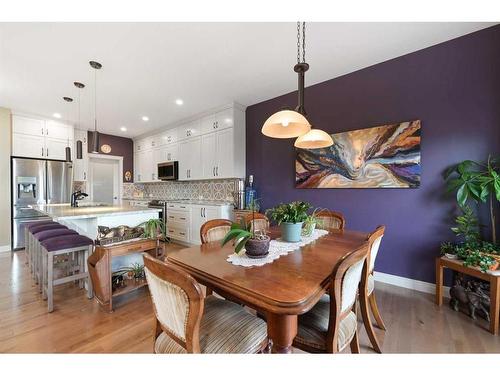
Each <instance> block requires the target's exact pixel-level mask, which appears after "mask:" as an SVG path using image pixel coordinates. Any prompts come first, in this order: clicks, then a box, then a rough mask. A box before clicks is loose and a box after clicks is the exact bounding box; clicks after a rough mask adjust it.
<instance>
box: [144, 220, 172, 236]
mask: <svg viewBox="0 0 500 375" xmlns="http://www.w3.org/2000/svg"><path fill="white" fill-rule="evenodd" d="M140 226H142V227H144V237H146V238H154V239H156V238H157V237H158V235H162V236H163V237H166V233H165V224H164V223H163V220H161V219H149V220H148V221H145V222H144V223H142V224H140Z"/></svg>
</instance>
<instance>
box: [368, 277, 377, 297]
mask: <svg viewBox="0 0 500 375" xmlns="http://www.w3.org/2000/svg"><path fill="white" fill-rule="evenodd" d="M367 285H368V295H370V294H372V292H373V290H374V289H375V278H374V277H373V275H372V274H370V275H368V283H367Z"/></svg>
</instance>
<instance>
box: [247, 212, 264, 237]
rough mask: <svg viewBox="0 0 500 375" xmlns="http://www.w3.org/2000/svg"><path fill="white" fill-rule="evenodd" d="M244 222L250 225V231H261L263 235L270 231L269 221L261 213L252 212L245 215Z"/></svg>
mask: <svg viewBox="0 0 500 375" xmlns="http://www.w3.org/2000/svg"><path fill="white" fill-rule="evenodd" d="M244 220H245V224H246V225H248V224H250V231H253V230H254V229H255V231H256V232H258V231H261V232H263V233H265V232H268V231H269V219H268V218H267V216H266V215H264V214H262V213H260V212H255V213H252V212H250V213H248V214H246V215H245V217H244Z"/></svg>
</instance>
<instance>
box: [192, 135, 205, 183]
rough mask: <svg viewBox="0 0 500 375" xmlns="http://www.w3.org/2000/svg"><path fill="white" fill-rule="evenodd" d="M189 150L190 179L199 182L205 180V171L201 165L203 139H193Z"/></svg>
mask: <svg viewBox="0 0 500 375" xmlns="http://www.w3.org/2000/svg"><path fill="white" fill-rule="evenodd" d="M189 149H190V154H191V155H190V156H191V161H190V163H189V164H190V167H189V179H190V180H197V179H200V178H203V170H202V165H201V160H202V157H201V137H197V138H195V139H191V140H190V141H189Z"/></svg>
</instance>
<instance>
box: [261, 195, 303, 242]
mask: <svg viewBox="0 0 500 375" xmlns="http://www.w3.org/2000/svg"><path fill="white" fill-rule="evenodd" d="M310 207H311V205H310V204H309V203H307V202H301V201H295V202H291V203H281V204H279V205H277V206H275V207H274V208H271V209H268V210H267V211H266V215H268V216H269V217H270V218H271V219H272V220H274V221H275V222H276V223H277V224H278V225H279V226H280V228H281V238H282V239H283V241H286V242H299V241H300V236H301V232H302V224H303V223H304V221H305V220H306V219H307V216H308V215H307V211H308V210H309V208H310Z"/></svg>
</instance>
